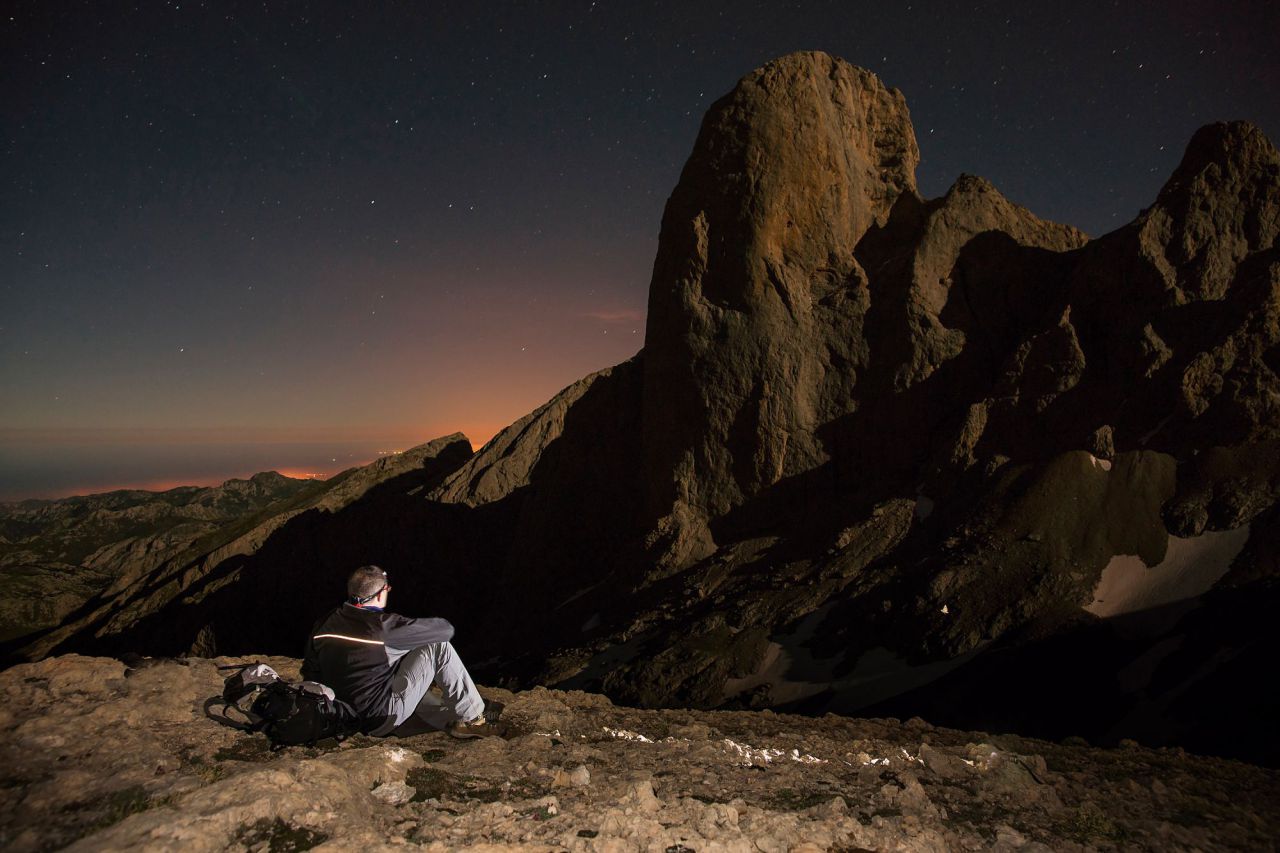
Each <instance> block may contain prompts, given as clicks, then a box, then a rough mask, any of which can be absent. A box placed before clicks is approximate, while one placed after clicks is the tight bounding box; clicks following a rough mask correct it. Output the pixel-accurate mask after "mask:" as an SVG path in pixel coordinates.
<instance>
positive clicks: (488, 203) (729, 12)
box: [0, 0, 1280, 499]
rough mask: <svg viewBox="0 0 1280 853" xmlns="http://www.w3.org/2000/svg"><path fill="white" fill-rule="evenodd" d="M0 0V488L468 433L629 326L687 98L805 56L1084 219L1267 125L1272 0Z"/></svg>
mask: <svg viewBox="0 0 1280 853" xmlns="http://www.w3.org/2000/svg"><path fill="white" fill-rule="evenodd" d="M469 5H472V4H436V3H426V2H414V3H410V2H401V3H377V4H364V3H350V2H341V3H339V2H334V3H290V2H268V3H257V4H251V3H236V2H208V3H198V2H185V0H184V2H173V3H159V2H157V3H148V4H141V5H134V4H127V5H126V4H116V3H110V2H96V1H95V2H87V3H66V2H25V3H16V4H15V3H7V4H6V5H5V8H6V11H5V12H4V13H3V16H2V18H3V19H2V20H0V27H3V43H2V44H0V64H2V66H3V78H2V79H3V89H2V90H0V91H3V141H4V174H3V181H0V193H3V203H2V204H0V499H13V498H17V497H26V496H36V495H40V496H53V495H64V494H71V493H74V492H84V491H94V490H103V489H106V488H111V487H116V486H121V485H125V484H144V485H147V486H150V487H155V486H160V485H173V484H177V483H180V482H200V483H205V482H216V481H219V480H221V479H225V478H226V477H230V476H244V475H248V474H250V473H253V472H254V471H258V470H263V469H271V468H275V469H279V470H284V471H286V472H291V473H301V472H310V473H317V472H323V473H331V472H333V471H336V470H339V469H341V468H343V467H346V466H347V465H350V464H355V463H357V462H365V461H368V460H369V459H370V458H372V456H373V455H374V453H376V452H377V451H378V450H391V449H402V448H405V447H408V446H411V445H413V444H417V443H421V442H423V441H426V440H428V439H430V438H433V437H436V436H439V435H443V434H447V433H450V432H453V431H456V430H461V431H463V432H466V433H467V435H468V436H469V437H471V438H472V440H473V442H475V443H476V444H477V445H478V444H479V442H481V441H483V440H485V439H487V438H488V437H489V436H490V435H492V434H493V433H494V432H495V431H497V430H498V429H500V428H501V427H503V426H505V425H506V424H508V423H510V422H511V421H512V420H514V419H516V418H517V417H519V416H521V415H523V414H525V413H526V412H528V411H530V410H532V409H533V408H535V407H536V406H538V405H540V404H541V403H543V402H545V401H546V400H547V399H548V398H550V397H551V396H552V395H553V394H555V393H556V392H557V391H558V390H559V389H560V388H562V387H563V386H565V385H567V384H569V383H570V382H572V381H574V380H575V379H578V378H580V377H582V376H584V375H586V374H587V373H589V372H591V371H593V370H596V369H599V368H602V367H606V366H608V365H611V364H615V363H617V362H620V361H623V360H625V359H627V358H629V357H630V356H632V355H633V354H634V353H635V352H636V351H637V350H639V349H640V347H641V345H642V343H643V334H644V309H645V295H646V290H647V287H648V282H649V273H650V269H651V266H652V262H653V256H654V252H655V250H656V247H657V237H658V227H659V221H660V217H661V213H662V206H663V204H664V202H665V200H666V197H667V195H668V193H669V192H670V191H671V189H672V188H673V187H674V185H675V183H676V180H677V178H678V176H679V171H680V168H681V166H682V165H683V163H684V160H685V158H686V157H687V155H688V153H689V150H690V148H691V146H692V144H693V141H694V138H695V136H696V133H697V129H698V124H699V122H700V120H701V117H702V115H703V113H704V112H705V111H706V109H707V107H708V106H709V105H710V104H711V103H712V102H713V101H714V100H715V99H716V98H719V97H720V96H721V95H723V94H725V93H726V92H727V91H729V89H731V88H732V86H733V84H734V83H735V81H736V80H737V79H738V78H739V77H741V76H742V75H744V74H746V73H747V72H749V71H750V70H751V69H753V68H755V67H757V66H759V65H761V64H763V63H764V62H766V61H768V60H769V59H772V58H774V57H777V56H779V55H782V54H785V53H788V52H790V51H793V50H800V49H820V50H825V51H828V52H830V53H833V54H835V55H837V56H840V57H843V58H845V59H847V60H849V61H850V62H853V63H854V64H857V65H861V66H864V67H866V68H869V69H871V70H872V71H874V72H876V73H877V74H878V75H879V76H880V77H881V79H882V80H884V81H885V83H886V84H888V85H890V86H894V87H897V88H899V89H901V90H902V91H903V93H904V94H905V95H906V98H907V103H908V105H909V106H910V108H911V113H912V118H913V121H914V124H915V129H916V136H917V138H918V140H919V143H920V150H921V165H920V169H919V172H918V179H919V184H920V188H921V191H922V192H923V193H924V195H926V196H928V197H933V196H937V195H940V194H942V193H943V192H945V191H946V189H947V187H948V186H949V185H950V184H951V183H952V181H954V180H955V178H956V176H957V175H959V174H960V173H962V172H968V173H973V174H978V175H982V176H983V177H986V178H988V179H990V180H991V181H992V182H993V183H994V184H995V185H996V186H997V187H998V188H999V189H1000V190H1001V191H1002V192H1004V193H1005V195H1007V196H1008V197H1010V198H1011V199H1013V200H1014V201H1016V202H1018V203H1020V204H1023V205H1025V206H1027V207H1029V208H1030V209H1031V210H1032V211H1034V212H1035V213H1037V214H1039V215H1041V216H1044V217H1047V218H1049V219H1054V220H1058V221H1062V222H1069V223H1071V224H1074V225H1076V226H1078V227H1081V228H1083V229H1084V230H1086V231H1087V232H1089V233H1090V234H1094V235H1098V234H1102V233H1105V232H1107V231H1109V230H1111V229H1113V228H1115V227H1118V226H1120V225H1122V224H1124V223H1125V222H1127V221H1129V220H1130V219H1131V218H1133V216H1134V215H1135V214H1136V213H1137V212H1138V210H1139V209H1140V208H1142V207H1144V206H1145V205H1148V204H1150V202H1151V201H1152V200H1153V199H1154V197H1155V194H1156V192H1157V191H1158V189H1159V187H1160V186H1161V184H1162V183H1163V182H1164V180H1165V179H1166V178H1167V177H1168V175H1169V173H1170V172H1171V171H1172V170H1173V168H1174V167H1175V166H1176V165H1177V162H1178V159H1179V157H1180V156H1181V153H1182V150H1183V147H1184V146H1185V144H1186V142H1187V140H1188V139H1189V138H1190V136H1191V134H1192V132H1193V131H1194V130H1195V129H1196V128H1197V127H1199V126H1200V125H1202V124H1205V123H1208V122H1211V121H1215V120H1220V119H1235V118H1242V119H1248V120H1251V121H1253V122H1255V123H1257V124H1258V125H1260V126H1261V127H1262V129H1263V130H1264V131H1265V132H1266V133H1267V134H1268V135H1269V136H1270V137H1271V138H1272V139H1273V140H1276V139H1280V98H1278V97H1277V93H1278V92H1280V59H1278V58H1277V55H1278V53H1280V51H1277V49H1276V45H1277V42H1278V41H1280V4H1277V3H1271V2H1256V3H1247V2H1241V3H1177V2H1175V3H1137V2H1119V3H1072V4H1067V3H1052V4H1049V3H1025V2H1010V3H979V4H973V3H969V4H949V3H948V4H944V3H937V4H929V3H914V4H906V3H889V2H882V3H877V4H871V3H855V2H812V3H808V2H806V3H786V4H783V3H763V4H746V3H741V4H736V3H735V4H727V3H726V4H716V3H700V4H688V3H658V4H651V3H638V2H634V3H633V2H625V3H624V2H596V3H591V2H573V3H570V2H564V3H545V4H535V3H527V4H518V5H517V4H474V5H475V6H476V7H477V9H478V10H469V11H467V12H461V11H458V9H460V8H461V7H465V6H469Z"/></svg>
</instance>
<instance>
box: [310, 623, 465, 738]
mask: <svg viewBox="0 0 1280 853" xmlns="http://www.w3.org/2000/svg"><path fill="white" fill-rule="evenodd" d="M452 638H453V626H452V625H450V624H449V623H448V622H446V621H445V620H443V619H436V618H427V619H410V618H409V617H407V616H401V615H400V614H398V613H386V612H383V611H379V610H366V609H365V608H362V607H356V606H355V605H353V604H343V605H342V606H341V607H339V608H337V609H336V610H334V611H332V612H331V613H329V614H328V615H327V616H325V617H324V618H323V619H321V620H320V621H319V622H317V623H316V625H315V628H313V629H312V631H311V639H310V640H309V641H308V642H307V653H306V656H305V657H304V659H303V662H302V677H303V678H304V679H306V680H308V681H318V682H320V683H321V684H325V685H327V686H329V687H331V688H332V689H333V692H334V694H336V695H337V697H338V698H339V699H341V700H343V701H344V702H348V703H350V704H351V706H352V707H353V708H355V709H356V713H358V714H359V715H360V717H361V719H362V721H363V725H362V726H361V728H362V729H363V730H364V731H366V732H369V731H373V730H374V729H376V728H378V727H379V726H381V725H382V724H383V723H385V722H386V721H387V718H388V713H387V711H388V708H389V707H390V700H391V679H392V676H393V675H394V674H395V670H394V667H395V664H396V662H397V661H398V660H399V659H400V658H401V657H403V656H404V654H405V653H406V652H410V651H413V650H414V649H416V648H418V647H420V646H425V645H429V644H431V643H445V642H448V641H449V640H450V639H452Z"/></svg>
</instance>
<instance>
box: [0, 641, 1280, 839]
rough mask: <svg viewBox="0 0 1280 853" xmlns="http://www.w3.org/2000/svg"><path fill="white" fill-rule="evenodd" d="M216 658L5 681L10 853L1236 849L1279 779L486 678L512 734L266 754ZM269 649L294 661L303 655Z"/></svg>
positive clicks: (1171, 759)
mask: <svg viewBox="0 0 1280 853" xmlns="http://www.w3.org/2000/svg"><path fill="white" fill-rule="evenodd" d="M225 660H226V659H221V658H219V659H214V660H208V659H200V658H189V659H185V660H182V661H163V660H140V661H135V663H134V668H127V667H126V666H125V665H124V664H122V663H120V662H119V661H116V660H111V659H104V658H86V657H79V656H75V655H68V656H65V657H58V658H49V659H47V660H44V661H41V662H39V663H36V664H25V665H22V666H17V667H13V668H11V669H9V670H7V671H6V672H3V673H0V696H3V697H4V703H3V705H2V706H0V732H2V733H3V736H2V737H0V758H2V759H3V760H2V761H0V785H3V786H4V789H5V791H6V796H5V797H3V798H0V846H2V847H3V848H4V849H5V850H9V851H13V852H14V853H23V851H39V850H48V849H54V848H64V847H65V848H66V849H70V850H93V851H99V850H139V849H141V850H163V849H176V848H181V849H183V850H197V851H199V850H246V849H247V850H262V849H272V850H305V849H309V848H311V847H316V846H319V845H321V844H325V845H326V848H325V849H343V850H352V849H369V850H384V849H392V848H393V847H394V846H397V845H404V844H405V843H411V844H416V845H419V846H422V847H426V848H427V849H431V850H456V849H459V848H462V847H466V848H467V849H499V848H500V849H513V848H515V849H537V850H545V849H560V850H575V851H576V850H581V851H589V850H601V849H606V850H655V849H656V850H672V849H677V850H678V849H684V850H727V851H737V850H741V851H749V850H761V849H765V850H798V851H807V850H831V849H865V850H897V849H910V850H930V851H932V850H936V851H949V850H978V849H1000V850H1009V849H1023V850H1029V851H1048V850H1088V849H1108V848H1112V847H1121V846H1122V847H1124V849H1134V850H1168V849H1199V850H1220V849H1237V850H1239V849H1261V848H1265V847H1266V846H1268V845H1269V844H1270V843H1271V841H1273V840H1274V838H1275V837H1276V834H1277V832H1280V811H1278V810H1277V804H1278V803H1280V778H1278V777H1277V774H1276V772H1275V771H1269V770H1262V769H1259V768H1257V767H1251V766H1249V765H1246V764H1240V763H1238V762H1233V761H1225V760H1221V759H1206V758H1197V757H1194V756H1188V755H1186V754H1185V753H1183V752H1181V751H1180V750H1152V749H1145V748H1142V747H1138V746H1136V745H1133V744H1128V745H1126V747H1125V748H1122V749H1118V750H1101V749H1096V748H1090V747H1088V746H1086V745H1070V744H1055V743H1049V742H1045V741H1036V740H1031V739H1025V738H1018V737H1001V736H997V737H992V736H990V735H987V734H985V733H982V732H963V731H956V730H952V729H944V728H935V727H933V726H930V725H928V724H927V723H924V722H923V721H920V720H909V721H907V722H906V723H905V724H903V723H899V722H898V721H896V720H849V719H841V718H837V717H825V718H822V719H812V718H807V717H797V716H790V715H783V714H774V713H772V712H725V711H720V712H705V711H689V710H679V711H641V710H634V709H628V708H621V707H616V706H614V705H613V704H612V703H611V702H610V701H609V700H608V699H606V698H605V697H603V696H599V695H593V694H590V693H580V692H561V691H555V690H546V689H543V688H536V689H534V690H531V691H528V692H521V693H514V694H513V693H509V692H507V691H503V690H495V689H487V688H482V693H484V694H485V695H486V697H487V698H490V699H499V700H501V701H503V702H504V703H506V705H507V710H506V712H505V713H504V718H507V719H509V720H510V722H511V724H512V726H513V729H512V730H511V732H510V733H509V735H508V737H507V738H506V739H502V738H487V739H484V740H481V741H458V740H454V739H452V738H449V737H448V736H446V735H444V734H443V733H441V732H433V733H428V734H420V735H415V736H413V737H407V738H385V739H381V740H379V739H374V738H368V737H363V736H357V737H354V738H352V739H350V740H347V741H345V742H344V743H342V744H341V745H339V744H336V743H334V742H333V741H321V742H320V743H319V744H317V745H316V746H314V747H291V748H287V749H284V750H282V751H280V752H275V753H273V752H271V751H270V750H269V748H268V744H267V741H266V739H265V737H264V736H263V735H249V734H245V733H243V732H240V731H237V730H235V729H232V728H229V727H226V726H224V725H222V724H220V723H218V722H215V721H214V719H211V718H210V717H209V716H208V715H207V712H206V710H205V709H206V707H208V706H209V703H210V702H211V701H213V700H216V699H217V697H218V696H219V695H220V693H221V676H222V674H221V673H219V672H218V671H217V670H216V668H215V665H216V664H220V663H223V662H225ZM267 662H268V663H270V665H271V666H272V667H274V668H276V669H277V670H278V671H280V672H281V673H282V674H284V675H286V676H293V677H296V674H297V665H298V662H297V661H296V660H289V659H282V658H268V659H267ZM218 704H220V702H219V703H218Z"/></svg>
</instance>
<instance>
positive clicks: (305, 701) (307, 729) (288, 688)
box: [218, 663, 360, 751]
mask: <svg viewBox="0 0 1280 853" xmlns="http://www.w3.org/2000/svg"><path fill="white" fill-rule="evenodd" d="M218 668H219V669H222V670H227V669H234V670H235V672H234V673H232V674H231V675H230V676H228V677H227V679H226V680H225V681H224V682H223V685H222V702H223V705H222V716H223V718H224V719H226V720H227V721H228V722H231V723H232V725H235V726H236V727H237V728H240V729H243V730H245V731H248V732H262V733H264V734H265V735H266V736H267V738H268V739H269V740H270V741H271V749H272V750H273V751H274V750H279V749H283V748H284V747H286V746H297V745H307V746H310V745H312V744H314V743H316V742H317V741H320V740H324V739H325V738H334V739H336V740H339V741H341V740H344V739H345V738H346V737H347V736H349V735H351V734H354V733H355V732H357V731H359V730H360V718H359V716H358V715H357V714H356V711H355V709H354V708H352V707H351V706H350V705H348V704H347V703H346V702H343V701H342V700H341V699H338V698H336V697H335V696H334V695H333V691H332V690H330V689H329V688H328V687H325V686H324V685H323V684H320V683H318V682H315V681H303V682H299V683H298V684H290V683H289V682H287V681H284V680H283V679H282V678H280V676H279V675H277V674H276V671H275V670H273V669H272V668H271V667H269V666H267V665H266V664H263V663H251V664H232V665H231V666H222V667H218ZM231 707H235V708H236V710H238V711H239V712H240V713H241V714H243V715H244V716H245V717H246V718H247V722H244V723H240V722H237V721H235V720H232V719H231V718H230V717H228V716H227V711H228V709H230V708H231Z"/></svg>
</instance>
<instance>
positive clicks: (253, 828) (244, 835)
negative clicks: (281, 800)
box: [236, 817, 329, 853]
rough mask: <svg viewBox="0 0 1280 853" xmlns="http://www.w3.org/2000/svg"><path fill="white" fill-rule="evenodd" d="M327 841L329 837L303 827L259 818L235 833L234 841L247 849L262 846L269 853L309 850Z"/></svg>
mask: <svg viewBox="0 0 1280 853" xmlns="http://www.w3.org/2000/svg"><path fill="white" fill-rule="evenodd" d="M328 840H329V836H328V835H325V834H324V833H323V832H317V831H316V830H314V829H307V828H306V827H305V826H294V825H293V824H291V823H286V822H285V821H284V820H282V819H281V818H278V817H277V818H274V819H272V818H265V817H264V818H260V819H259V820H256V821H254V822H253V823H248V824H245V825H243V826H241V827H240V829H239V830H237V831H236V841H238V842H240V843H241V844H243V845H244V846H245V847H248V848H249V849H253V848H254V847H258V846H260V845H262V844H264V843H265V844H266V845H267V848H266V849H267V850H268V851H270V853H295V851H298V850H310V849H311V848H312V847H316V846H318V845H320V844H323V843H324V842H326V841H328Z"/></svg>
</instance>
